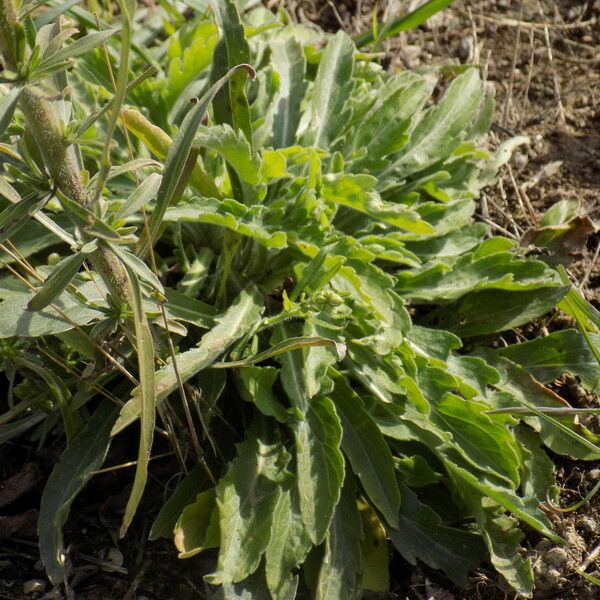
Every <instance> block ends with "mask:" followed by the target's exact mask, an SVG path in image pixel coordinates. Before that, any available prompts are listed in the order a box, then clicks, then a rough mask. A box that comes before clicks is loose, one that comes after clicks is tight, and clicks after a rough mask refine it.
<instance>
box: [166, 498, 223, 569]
mask: <svg viewBox="0 0 600 600" xmlns="http://www.w3.org/2000/svg"><path fill="white" fill-rule="evenodd" d="M173 533H174V542H175V547H176V548H177V550H179V558H190V557H191V556H195V555H196V554H199V553H200V552H202V551H204V550H208V549H209V548H216V547H217V546H218V544H219V512H218V510H217V502H216V497H215V490H214V489H209V490H206V491H204V492H201V493H200V494H198V495H197V496H196V500H195V501H194V502H192V503H191V504H189V505H188V506H186V507H185V508H184V509H183V511H182V513H181V515H180V516H179V518H178V519H177V523H176V524H175V528H174V532H173Z"/></svg>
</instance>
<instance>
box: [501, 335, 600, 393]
mask: <svg viewBox="0 0 600 600" xmlns="http://www.w3.org/2000/svg"><path fill="white" fill-rule="evenodd" d="M589 337H590V339H591V340H592V343H593V344H594V345H596V347H597V348H598V349H599V350H600V335H597V334H589ZM498 354H500V355H501V356H504V357H505V358H508V359H509V360H511V361H512V362H514V363H517V364H518V365H521V366H522V367H524V368H525V369H527V370H528V371H529V372H530V373H531V374H532V375H533V377H535V379H537V380H538V381H541V382H542V383H549V382H551V381H552V380H554V379H558V378H559V377H560V376H561V375H562V374H563V373H572V374H573V375H576V376H577V377H579V379H580V380H581V383H582V385H583V386H584V387H586V388H587V389H588V390H590V391H591V392H595V391H597V390H598V389H599V386H600V365H599V364H598V360H597V359H596V356H595V355H594V353H593V352H592V351H591V349H590V347H589V345H588V343H587V341H586V339H585V337H584V336H583V334H581V333H580V332H578V331H575V330H574V329H565V330H562V331H555V332H553V333H551V334H550V335H547V336H545V337H539V338H536V339H534V340H531V341H528V342H523V343H521V344H512V345H511V346H507V347H506V348H502V349H500V350H499V351H498Z"/></svg>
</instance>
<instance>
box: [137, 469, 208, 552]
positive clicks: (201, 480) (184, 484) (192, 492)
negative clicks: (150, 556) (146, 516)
mask: <svg viewBox="0 0 600 600" xmlns="http://www.w3.org/2000/svg"><path fill="white" fill-rule="evenodd" d="M209 486H210V481H209V480H208V476H207V474H206V471H205V470H204V468H203V467H202V466H201V465H196V466H195V467H194V468H193V469H192V470H191V471H190V472H189V473H188V474H187V475H186V476H185V477H184V478H183V479H182V480H181V481H180V482H179V484H178V485H177V487H176V488H175V491H174V492H173V493H172V494H171V496H170V497H169V499H168V500H167V501H166V502H165V503H164V504H163V506H162V508H161V509H160V512H159V513H158V515H157V516H156V519H154V523H152V528H151V529H150V534H149V536H148V539H149V540H151V541H153V540H157V539H158V538H161V537H162V538H171V537H172V536H173V530H174V529H175V524H176V523H177V519H179V517H180V516H181V513H182V512H183V509H184V508H185V507H186V506H188V504H192V503H193V502H194V499H195V498H196V496H197V495H198V493H199V492H200V491H201V490H203V489H206V488H208V487H209Z"/></svg>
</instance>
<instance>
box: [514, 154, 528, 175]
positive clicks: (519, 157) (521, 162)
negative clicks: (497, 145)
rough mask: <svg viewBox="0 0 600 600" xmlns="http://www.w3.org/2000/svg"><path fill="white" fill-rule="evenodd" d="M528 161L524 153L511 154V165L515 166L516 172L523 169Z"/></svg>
mask: <svg viewBox="0 0 600 600" xmlns="http://www.w3.org/2000/svg"><path fill="white" fill-rule="evenodd" d="M528 161H529V159H528V158H527V154H525V153H524V152H519V151H517V152H515V153H514V154H513V164H514V165H515V168H516V169H517V171H520V170H521V169H524V168H525V166H526V165H527V163H528Z"/></svg>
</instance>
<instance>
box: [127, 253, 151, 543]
mask: <svg viewBox="0 0 600 600" xmlns="http://www.w3.org/2000/svg"><path fill="white" fill-rule="evenodd" d="M125 269H126V271H127V277H128V279H129V283H130V285H131V291H132V309H133V323H134V328H135V341H136V348H135V350H136V353H137V359H138V374H139V375H138V376H139V380H140V385H139V387H138V388H137V392H138V398H139V402H140V413H139V414H140V439H139V450H138V458H137V464H136V467H135V476H134V480H133V487H132V488H131V494H130V495H129V499H128V500H127V505H126V507H125V514H124V515H123V523H122V525H121V529H120V536H121V537H123V536H124V535H125V533H126V531H127V529H128V527H129V525H131V521H132V520H133V517H134V515H135V513H136V511H137V507H138V505H139V503H140V500H141V499H142V494H143V492H144V488H145V487H146V480H147V479H148V464H149V462H150V452H151V450H152V441H153V438H154V424H155V422H156V408H155V407H156V401H157V398H156V396H155V386H154V341H153V339H152V332H151V331H150V327H149V325H148V320H147V319H146V313H145V312H144V307H143V304H142V290H141V288H140V282H139V280H138V277H137V274H136V273H135V271H133V269H131V268H130V267H129V266H128V265H127V264H126V265H125Z"/></svg>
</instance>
